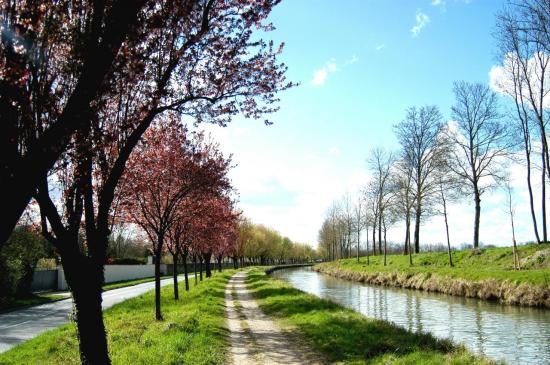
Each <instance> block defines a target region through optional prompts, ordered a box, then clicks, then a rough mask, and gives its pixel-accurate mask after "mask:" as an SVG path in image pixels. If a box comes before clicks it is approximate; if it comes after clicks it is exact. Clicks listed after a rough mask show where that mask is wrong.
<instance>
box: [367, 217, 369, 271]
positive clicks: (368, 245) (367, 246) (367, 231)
mask: <svg viewBox="0 0 550 365" xmlns="http://www.w3.org/2000/svg"><path fill="white" fill-rule="evenodd" d="M368 264H369V226H368V225H367V265H368Z"/></svg>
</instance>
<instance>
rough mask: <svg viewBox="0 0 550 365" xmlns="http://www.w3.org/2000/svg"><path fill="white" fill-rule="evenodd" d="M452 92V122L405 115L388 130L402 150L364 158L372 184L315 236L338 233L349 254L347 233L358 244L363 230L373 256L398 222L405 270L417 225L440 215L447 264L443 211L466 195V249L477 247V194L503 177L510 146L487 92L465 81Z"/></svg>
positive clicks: (417, 111)
mask: <svg viewBox="0 0 550 365" xmlns="http://www.w3.org/2000/svg"><path fill="white" fill-rule="evenodd" d="M453 90H454V94H455V98H456V101H455V104H454V106H453V107H452V120H453V121H452V122H449V123H444V122H443V116H442V114H441V112H440V111H439V108H438V107H436V106H430V105H428V106H422V107H418V108H417V107H411V108H409V109H407V111H406V116H405V119H404V120H403V121H401V122H400V123H398V124H396V125H395V126H394V130H395V134H396V136H397V139H398V140H399V142H400V144H401V149H400V150H399V151H395V152H394V151H388V150H386V149H384V148H374V149H373V150H371V152H370V155H369V157H368V159H367V162H368V168H369V172H370V174H371V176H372V178H371V180H370V181H369V183H368V184H367V186H366V187H365V188H364V189H363V191H362V193H361V196H360V197H359V198H357V199H356V200H357V202H356V203H355V205H353V204H352V203H351V198H350V197H349V196H346V197H344V199H343V201H342V203H341V204H340V213H338V209H337V208H336V207H333V208H331V209H330V211H329V214H328V219H327V221H326V223H325V225H324V226H323V229H322V231H321V236H322V237H324V236H329V237H337V236H338V234H335V232H336V233H338V232H344V235H345V239H344V242H345V243H344V246H345V247H347V248H348V252H349V249H350V247H351V237H352V235H355V237H356V238H355V239H356V241H355V242H357V243H359V239H360V234H361V231H362V230H363V229H366V230H367V231H368V230H369V229H370V231H371V233H372V245H373V253H374V254H376V249H377V247H376V244H377V243H378V252H379V253H382V252H383V253H384V255H385V253H386V234H387V231H388V229H389V228H390V227H392V226H394V225H395V224H396V223H397V222H404V224H405V232H404V254H408V255H409V257H410V262H411V264H412V253H413V252H414V253H418V252H419V251H420V229H421V224H422V222H423V220H424V219H426V218H428V217H429V216H431V215H434V214H442V215H443V217H444V220H445V225H446V231H447V244H448V248H449V260H450V261H451V264H452V258H451V255H450V237H449V227H448V220H447V215H448V212H447V206H448V204H449V202H451V201H454V200H456V199H458V198H460V197H469V196H470V197H472V198H473V202H474V204H475V217H474V237H473V245H474V247H476V248H477V247H478V246H479V227H480V212H481V196H482V195H483V194H484V193H485V192H487V191H489V190H490V189H492V188H495V187H496V186H498V184H499V183H500V182H502V181H503V180H504V179H505V178H506V164H507V161H508V157H509V156H510V155H511V153H512V150H511V147H512V144H511V139H510V138H509V137H510V136H509V130H508V129H507V128H506V125H505V123H504V122H503V119H502V116H501V115H500V114H499V113H498V105H497V96H496V93H495V92H494V91H492V90H491V89H490V88H489V87H488V86H485V85H482V84H471V83H467V82H456V83H455V84H454V89H453ZM338 222H343V223H340V224H337V223H338ZM333 227H335V228H333ZM342 227H344V229H343V230H342ZM413 227H414V228H413ZM325 231H328V232H329V233H326V232H325ZM411 236H412V237H411ZM324 241H327V242H329V241H328V240H326V239H324V240H323V242H324ZM332 242H334V238H333V239H332ZM322 244H323V245H327V243H322ZM340 245H342V244H340ZM333 251H334V248H333ZM340 251H341V250H340ZM333 257H334V255H333ZM384 262H385V257H384Z"/></svg>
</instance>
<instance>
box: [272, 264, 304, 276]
mask: <svg viewBox="0 0 550 365" xmlns="http://www.w3.org/2000/svg"><path fill="white" fill-rule="evenodd" d="M314 265H315V264H288V265H277V266H272V267H268V268H266V269H264V272H265V273H266V275H269V274H271V273H272V272H273V271H277V270H282V269H292V268H296V267H310V266H314Z"/></svg>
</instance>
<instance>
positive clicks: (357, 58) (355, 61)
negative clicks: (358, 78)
mask: <svg viewBox="0 0 550 365" xmlns="http://www.w3.org/2000/svg"><path fill="white" fill-rule="evenodd" d="M357 62H359V57H357V55H353V56H352V57H351V58H350V59H349V60H348V61H346V64H345V65H346V66H349V65H353V64H354V63H357Z"/></svg>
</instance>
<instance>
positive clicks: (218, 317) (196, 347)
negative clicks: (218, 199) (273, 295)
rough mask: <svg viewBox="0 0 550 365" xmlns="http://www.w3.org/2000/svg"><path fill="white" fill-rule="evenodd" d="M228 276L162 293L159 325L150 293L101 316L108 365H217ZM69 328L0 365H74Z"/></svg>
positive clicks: (16, 351)
mask: <svg viewBox="0 0 550 365" xmlns="http://www.w3.org/2000/svg"><path fill="white" fill-rule="evenodd" d="M234 272H235V271H234V270H227V271H224V272H223V273H216V274H214V275H213V277H212V278H210V279H207V280H205V281H202V282H200V283H199V284H198V285H197V286H196V287H195V286H193V285H191V288H190V291H189V292H186V291H185V287H184V283H181V284H180V285H181V286H180V299H179V300H174V299H173V290H172V289H173V288H172V287H171V286H170V285H168V286H165V287H163V288H162V290H161V294H162V309H163V311H162V313H163V316H164V320H163V321H156V320H155V315H154V314H155V302H154V292H153V291H151V292H148V293H146V294H144V295H141V296H139V297H136V298H132V299H129V300H127V301H124V302H122V303H120V304H117V305H115V306H113V307H112V308H109V309H107V310H106V311H105V312H104V320H105V327H106V328H107V338H108V341H109V353H110V356H111V360H112V362H113V364H222V363H224V360H225V351H226V347H227V339H226V329H225V309H224V303H225V302H224V289H225V285H226V283H227V281H228V280H229V277H230V276H231V275H232V274H233V273H234ZM79 363H80V357H79V351H78V341H77V339H76V331H75V324H74V323H69V324H67V325H64V326H62V327H60V328H57V329H55V330H52V331H49V332H46V333H44V334H42V335H40V336H38V337H36V338H34V339H32V340H30V341H27V342H25V343H23V344H21V345H19V346H16V347H14V348H13V349H11V350H10V351H7V352H5V353H3V354H0V364H79Z"/></svg>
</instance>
